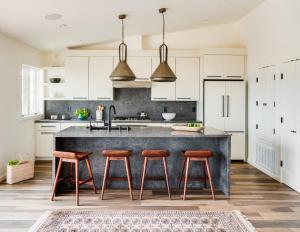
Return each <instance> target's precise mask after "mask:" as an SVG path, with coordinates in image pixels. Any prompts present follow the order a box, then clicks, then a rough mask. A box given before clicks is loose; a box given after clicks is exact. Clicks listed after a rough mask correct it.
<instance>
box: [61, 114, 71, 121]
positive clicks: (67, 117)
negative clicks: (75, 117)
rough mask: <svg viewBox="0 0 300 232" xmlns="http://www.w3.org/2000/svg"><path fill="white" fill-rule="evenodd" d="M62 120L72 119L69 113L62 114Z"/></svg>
mask: <svg viewBox="0 0 300 232" xmlns="http://www.w3.org/2000/svg"><path fill="white" fill-rule="evenodd" d="M61 120H70V116H69V115H68V114H62V115H61Z"/></svg>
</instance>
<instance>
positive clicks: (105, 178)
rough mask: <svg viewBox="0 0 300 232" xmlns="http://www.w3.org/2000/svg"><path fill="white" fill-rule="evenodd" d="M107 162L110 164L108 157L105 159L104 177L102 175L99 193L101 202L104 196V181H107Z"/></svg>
mask: <svg viewBox="0 0 300 232" xmlns="http://www.w3.org/2000/svg"><path fill="white" fill-rule="evenodd" d="M109 162H110V160H109V157H106V162H105V169H104V175H103V183H102V191H101V200H103V196H104V189H105V186H106V181H107V174H108V168H109Z"/></svg>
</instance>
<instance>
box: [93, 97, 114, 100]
mask: <svg viewBox="0 0 300 232" xmlns="http://www.w3.org/2000/svg"><path fill="white" fill-rule="evenodd" d="M97 99H98V100H112V98H110V97H97Z"/></svg>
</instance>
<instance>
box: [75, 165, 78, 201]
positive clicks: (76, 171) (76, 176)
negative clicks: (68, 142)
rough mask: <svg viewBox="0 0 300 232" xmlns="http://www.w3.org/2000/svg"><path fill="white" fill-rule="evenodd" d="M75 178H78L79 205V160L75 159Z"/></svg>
mask: <svg viewBox="0 0 300 232" xmlns="http://www.w3.org/2000/svg"><path fill="white" fill-rule="evenodd" d="M75 178H76V205H77V206H78V205H79V161H78V160H76V161H75Z"/></svg>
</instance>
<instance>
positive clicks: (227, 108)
mask: <svg viewBox="0 0 300 232" xmlns="http://www.w3.org/2000/svg"><path fill="white" fill-rule="evenodd" d="M226 104H227V118H229V95H227V102H226Z"/></svg>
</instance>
